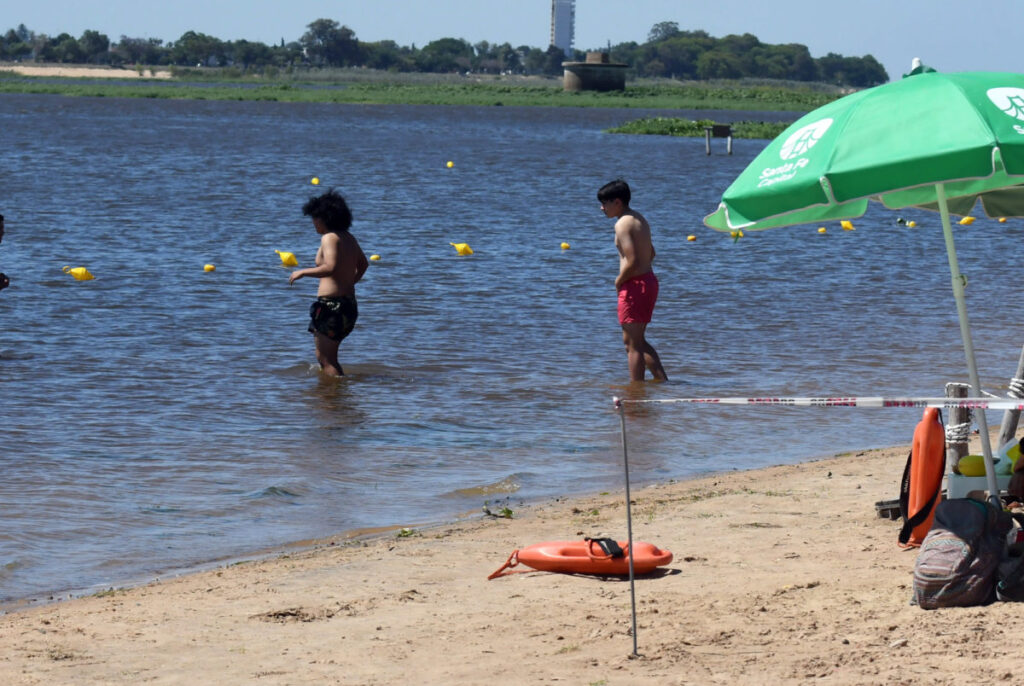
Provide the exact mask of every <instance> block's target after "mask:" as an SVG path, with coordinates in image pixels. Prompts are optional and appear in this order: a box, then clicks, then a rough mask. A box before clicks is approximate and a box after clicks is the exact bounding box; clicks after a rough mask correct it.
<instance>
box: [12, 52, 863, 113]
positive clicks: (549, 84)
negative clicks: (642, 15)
mask: <svg viewBox="0 0 1024 686" xmlns="http://www.w3.org/2000/svg"><path fill="white" fill-rule="evenodd" d="M0 93H11V94H14V93H18V94H37V95H66V96H91V97H111V98H159V99H180V100H190V99H191V100H248V101H271V102H306V103H313V102H315V103H335V104H373V105H475V106H512V107H600V108H623V109H641V108H642V109H677V110H708V109H720V110H742V111H794V112H808V111H810V110H813V109H815V108H816V107H820V106H821V105H824V104H826V103H828V102H831V101H832V100H835V99H836V98H837V97H840V96H841V95H842V94H843V93H842V92H841V91H840V90H839V89H836V88H834V87H830V86H828V85H827V84H802V83H794V82H774V81H746V80H744V81H711V82H696V81H685V82H684V81H667V80H664V79H639V80H637V81H635V82H631V83H629V84H627V87H626V89H625V90H623V91H607V92H601V91H581V92H571V91H565V90H563V88H562V83H561V80H560V79H555V78H543V79H541V78H538V77H523V76H487V75H459V74H395V73H391V72H386V71H377V70H368V69H313V70H306V69H302V70H294V71H293V70H287V71H274V72H268V73H262V74H247V73H244V72H241V71H239V70H237V69H235V68H232V67H225V68H178V67H174V68H160V67H153V66H146V67H142V66H139V67H136V68H111V67H104V66H98V65H92V66H90V65H63V64H35V63H32V64H25V63H18V62H8V63H0Z"/></svg>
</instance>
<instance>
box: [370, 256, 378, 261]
mask: <svg viewBox="0 0 1024 686" xmlns="http://www.w3.org/2000/svg"><path fill="white" fill-rule="evenodd" d="M370 259H371V260H373V261H374V262H376V261H377V260H379V259H380V255H370Z"/></svg>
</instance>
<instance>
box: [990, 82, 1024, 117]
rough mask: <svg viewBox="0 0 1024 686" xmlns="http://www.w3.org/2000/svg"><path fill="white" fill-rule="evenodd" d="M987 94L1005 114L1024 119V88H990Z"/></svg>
mask: <svg viewBox="0 0 1024 686" xmlns="http://www.w3.org/2000/svg"><path fill="white" fill-rule="evenodd" d="M986 95H987V96H988V99H989V100H991V101H992V104H993V105H995V106H996V107H998V108H999V109H1001V110H1002V111H1003V113H1004V114H1007V115H1009V116H1011V117H1013V118H1015V119H1020V120H1021V121H1024V88H1010V87H1004V88H990V89H989V90H988V92H987V93H986Z"/></svg>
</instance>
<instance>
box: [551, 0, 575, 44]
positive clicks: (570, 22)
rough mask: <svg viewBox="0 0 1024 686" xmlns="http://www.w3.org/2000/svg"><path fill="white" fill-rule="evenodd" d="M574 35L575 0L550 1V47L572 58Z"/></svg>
mask: <svg viewBox="0 0 1024 686" xmlns="http://www.w3.org/2000/svg"><path fill="white" fill-rule="evenodd" d="M575 35H576V0H551V45H554V46H555V47H558V48H561V49H562V52H564V53H565V56H566V57H572V47H573V46H572V44H573V40H574V39H575Z"/></svg>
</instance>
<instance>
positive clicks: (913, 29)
mask: <svg viewBox="0 0 1024 686" xmlns="http://www.w3.org/2000/svg"><path fill="white" fill-rule="evenodd" d="M968 7H971V9H967V8H968ZM975 8H976V9H975ZM1022 15H1024V2H1021V0H983V1H982V2H977V4H974V3H970V2H967V1H965V0H857V1H856V2H836V1H834V0H701V1H700V2H696V1H692V0H619V1H618V2H611V1H610V0H576V40H575V47H576V48H577V49H579V50H596V49H601V48H606V47H607V46H608V44H609V43H611V44H612V45H614V44H617V43H624V42H627V41H636V42H638V43H643V42H645V41H646V40H647V35H648V33H649V32H650V30H651V27H652V26H654V25H655V24H657V23H659V22H663V21H672V22H676V23H677V24H678V25H679V28H680V29H682V30H704V31H706V32H708V33H709V34H710V35H712V36H715V37H718V38H720V37H722V36H726V35H729V34H743V33H750V34H753V35H754V36H756V37H757V38H758V39H759V40H760V41H761V42H762V43H772V44H782V43H800V44H803V45H806V46H807V47H808V49H809V50H810V52H811V56H812V57H823V56H824V55H826V54H827V53H829V52H834V53H838V54H840V55H843V56H846V57H863V56H865V55H873V56H874V57H875V59H877V60H878V61H879V62H880V63H881V64H882V66H883V67H885V69H886V71H887V72H888V73H889V78H890V79H898V78H900V76H901V75H902V74H903V73H905V72H907V71H909V69H910V62H911V60H912V59H913V58H914V57H920V58H921V60H922V61H923V62H924V63H925V64H926V65H929V66H932V67H935V68H936V69H938V70H940V71H1014V72H1021V71H1024V50H1021V49H1020V48H1019V47H1018V46H1017V45H1016V42H1017V41H1016V37H1017V33H1018V32H1017V30H1016V29H1015V28H1014V27H1017V26H1019V24H1020V18H1021V17H1022ZM322 18H323V19H333V20H335V21H337V22H338V23H339V24H343V25H345V26H347V27H349V28H350V29H352V30H353V31H355V34H356V37H357V38H358V39H359V40H362V41H378V40H393V41H395V42H396V43H398V44H399V45H405V46H408V45H415V46H417V47H423V46H424V45H426V44H427V43H429V42H431V41H433V40H437V39H439V38H462V39H465V40H467V41H469V42H470V43H478V42H480V41H482V40H486V41H488V42H490V43H505V42H508V43H511V44H512V45H514V46H519V45H528V46H531V47H539V48H546V47H547V44H548V41H549V38H550V32H551V3H550V0H333V1H331V0H296V1H295V2H282V1H281V0H244V2H238V1H237V0H231V1H230V2H229V1H226V0H173V1H168V0H102V2H83V1H82V0H33V2H24V0H17V1H15V0H0V32H6V31H7V30H8V29H10V28H16V27H17V26H18V25H19V24H24V25H25V26H26V27H27V28H28V29H30V30H31V31H34V32H36V33H45V34H47V35H49V36H56V35H58V34H60V33H68V34H71V35H72V36H75V37H76V38H77V37H80V36H81V35H82V33H83V32H84V31H86V30H90V29H91V30H95V31H99V32H100V33H104V34H106V35H107V36H108V37H109V38H110V39H111V40H112V41H116V40H118V39H119V38H120V37H121V36H128V37H130V38H159V39H162V40H163V41H165V42H168V41H174V40H177V39H178V38H180V37H181V35H182V34H184V33H185V32H187V31H196V32H197V33H205V34H207V35H209V36H213V37H215V38H219V39H221V40H239V39H243V38H244V39H246V40H250V41H259V42H261V43H266V44H276V43H280V41H281V39H284V40H285V41H286V42H291V41H294V40H298V39H299V38H300V37H301V36H302V34H303V33H305V31H306V28H307V26H308V25H309V24H310V23H311V22H312V21H314V20H316V19H322ZM1002 28H1005V29H1006V30H1008V31H1009V33H1006V32H1005V31H997V30H996V29H1002Z"/></svg>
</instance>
